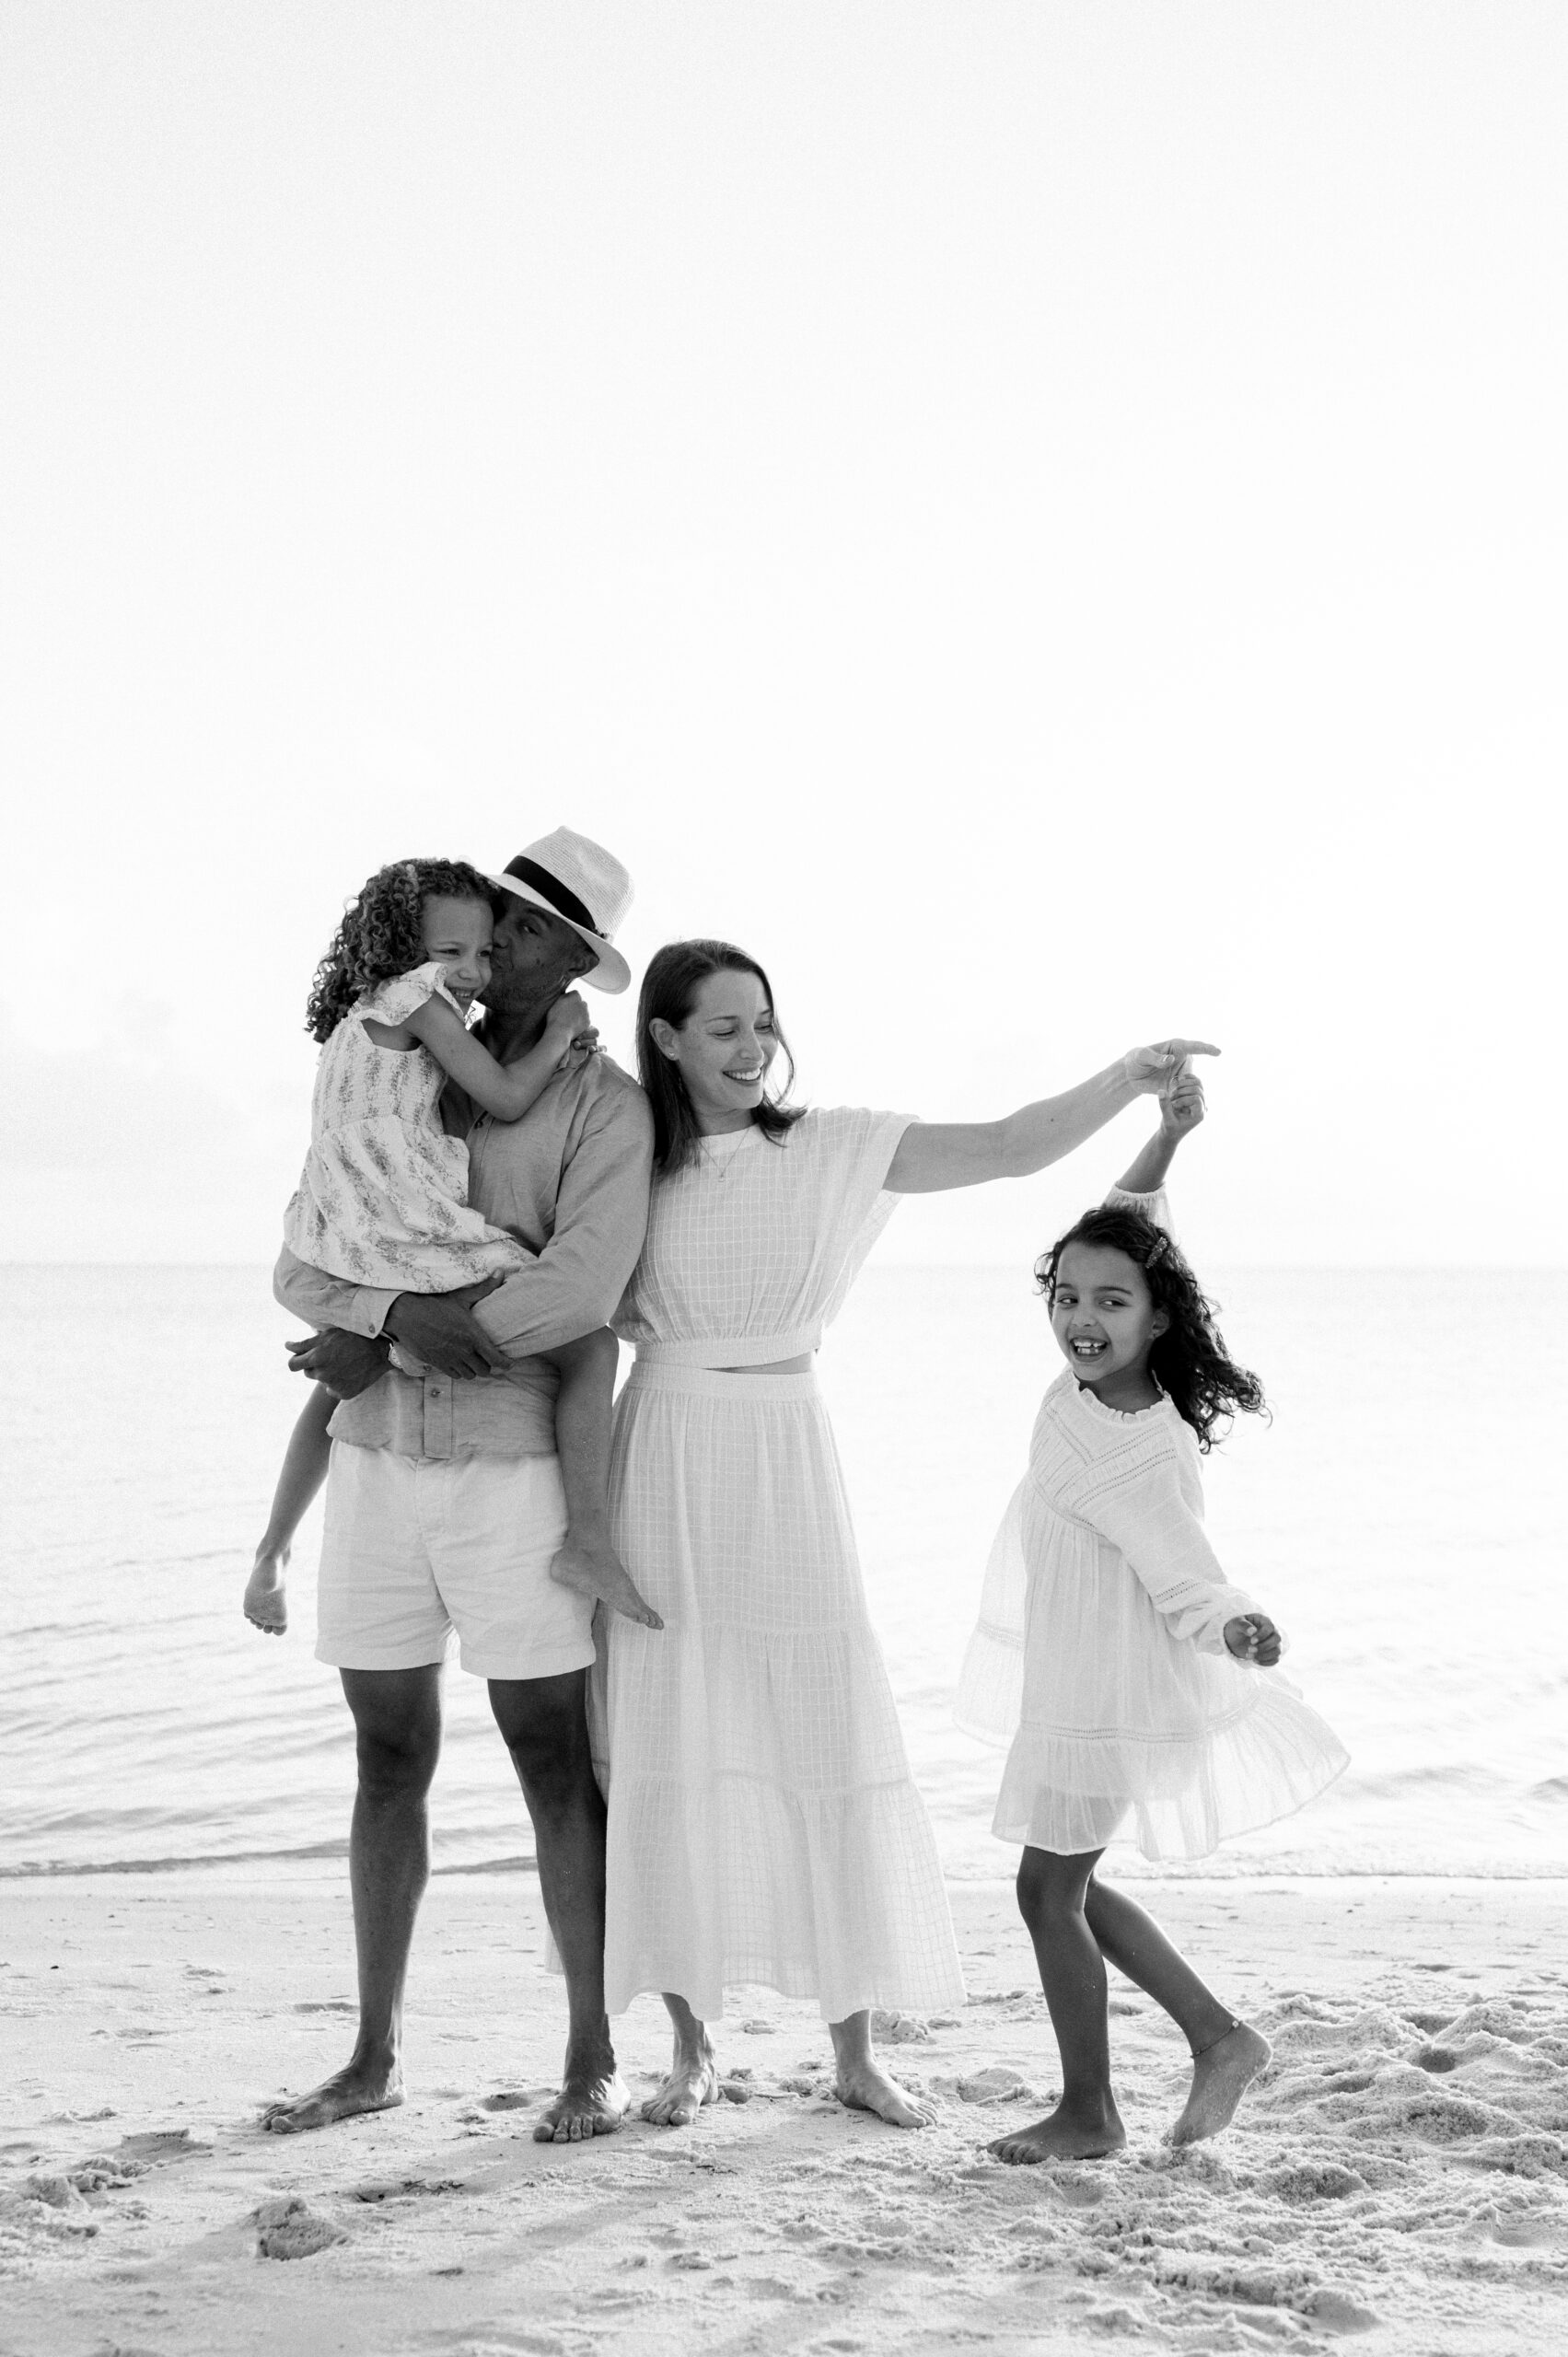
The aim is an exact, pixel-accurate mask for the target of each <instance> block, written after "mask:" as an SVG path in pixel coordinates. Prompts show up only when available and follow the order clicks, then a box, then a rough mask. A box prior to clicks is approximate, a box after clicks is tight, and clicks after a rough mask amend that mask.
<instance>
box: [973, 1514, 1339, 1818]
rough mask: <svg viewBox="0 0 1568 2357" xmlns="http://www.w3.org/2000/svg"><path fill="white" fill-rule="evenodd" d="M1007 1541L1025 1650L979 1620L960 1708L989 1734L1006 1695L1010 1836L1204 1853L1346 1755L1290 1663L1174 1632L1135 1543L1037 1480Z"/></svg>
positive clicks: (1317, 1780) (1330, 1777) (1325, 1780)
mask: <svg viewBox="0 0 1568 2357" xmlns="http://www.w3.org/2000/svg"><path fill="white" fill-rule="evenodd" d="M996 1544H997V1547H998V1549H1004V1548H1005V1549H1008V1550H1016V1556H1017V1558H1018V1559H1019V1560H1018V1562H1017V1575H1018V1578H1019V1580H1020V1581H1021V1582H1027V1605H1026V1611H1025V1628H1024V1632H1023V1646H1022V1653H1021V1657H1020V1655H1019V1653H1018V1652H1017V1650H1016V1648H1015V1647H1014V1646H1012V1645H1010V1644H1008V1643H1005V1642H999V1641H998V1637H997V1635H996V1634H995V1633H993V1632H989V1631H987V1630H986V1628H985V1627H984V1625H983V1624H982V1625H981V1628H980V1629H979V1630H978V1631H976V1633H975V1636H974V1638H973V1639H972V1640H971V1643H970V1651H969V1655H968V1658H967V1659H966V1661H965V1664H964V1669H963V1676H962V1679H961V1681H960V1687H959V1723H960V1724H967V1725H970V1727H972V1728H973V1730H974V1731H975V1732H976V1733H984V1732H986V1731H987V1722H988V1721H989V1722H990V1723H992V1724H994V1723H995V1722H996V1720H997V1719H998V1717H999V1716H1000V1714H1001V1711H1002V1710H1005V1711H1006V1713H1007V1715H1008V1716H1009V1717H1010V1718H1011V1720H1012V1722H1013V1724H1016V1727H1017V1733H1016V1735H1015V1736H1014V1738H1013V1743H1012V1748H1011V1749H1010V1750H1009V1752H1008V1754H1007V1763H1006V1766H1005V1769H1004V1771H1003V1775H1002V1789H1001V1792H1000V1794H999V1795H998V1797H997V1803H996V1814H995V1817H994V1818H993V1822H992V1831H993V1833H994V1834H996V1835H997V1837H998V1838H999V1839H1000V1840H1004V1841H1018V1842H1024V1843H1027V1844H1028V1846H1029V1847H1030V1848H1032V1849H1037V1850H1051V1851H1055V1852H1059V1853H1061V1854H1063V1855H1067V1856H1074V1855H1078V1854H1081V1853H1082V1852H1085V1851H1087V1850H1099V1849H1103V1848H1105V1847H1106V1846H1107V1844H1108V1843H1109V1842H1111V1841H1115V1840H1134V1841H1136V1843H1137V1845H1138V1848H1139V1849H1140V1850H1141V1851H1142V1852H1143V1854H1144V1857H1145V1858H1150V1859H1166V1858H1202V1857H1206V1856H1207V1855H1208V1854H1209V1852H1211V1851H1213V1850H1214V1849H1215V1848H1216V1847H1217V1846H1218V1844H1219V1843H1220V1842H1221V1841H1224V1840H1228V1839H1230V1838H1232V1837H1233V1836H1235V1835H1237V1834H1240V1833H1251V1832H1255V1831H1257V1830H1258V1829H1259V1828H1260V1827H1262V1826H1265V1825H1272V1824H1275V1823H1277V1822H1278V1821H1279V1819H1280V1818H1282V1817H1291V1816H1294V1815H1295V1811H1296V1810H1297V1809H1299V1808H1303V1807H1305V1806H1306V1805H1307V1802H1308V1801H1310V1800H1313V1799H1315V1798H1316V1796H1317V1795H1318V1794H1319V1793H1320V1792H1322V1791H1323V1789H1324V1788H1325V1786H1326V1785H1329V1784H1331V1783H1332V1782H1333V1781H1334V1779H1335V1777H1336V1776H1338V1775H1339V1774H1340V1772H1341V1771H1342V1769H1343V1768H1344V1767H1345V1766H1346V1765H1347V1762H1348V1759H1349V1755H1348V1753H1347V1752H1346V1750H1345V1748H1344V1746H1343V1745H1342V1743H1341V1741H1340V1739H1339V1737H1338V1736H1336V1735H1335V1734H1334V1732H1333V1729H1332V1728H1331V1727H1330V1726H1328V1725H1326V1724H1325V1723H1324V1721H1323V1720H1322V1719H1320V1718H1319V1717H1318V1713H1317V1712H1316V1711H1314V1710H1312V1709H1311V1708H1310V1706H1309V1705H1308V1704H1307V1702H1306V1701H1304V1700H1303V1699H1302V1696H1301V1695H1300V1693H1299V1692H1298V1691H1297V1689H1296V1688H1295V1687H1294V1686H1293V1685H1292V1684H1291V1682H1290V1680H1289V1679H1288V1678H1284V1677H1283V1676H1282V1674H1281V1673H1280V1671H1279V1670H1277V1669H1259V1668H1257V1667H1256V1666H1253V1665H1252V1664H1250V1663H1248V1662H1240V1661H1236V1660H1233V1659H1232V1657H1231V1656H1230V1655H1228V1654H1224V1655H1214V1654H1210V1653H1206V1652H1200V1651H1199V1649H1198V1647H1197V1646H1196V1645H1195V1644H1193V1643H1191V1642H1188V1641H1186V1640H1183V1639H1181V1638H1179V1637H1177V1636H1175V1635H1174V1634H1173V1633H1172V1631H1171V1630H1170V1627H1169V1625H1168V1623H1167V1621H1166V1620H1165V1619H1164V1617H1163V1615H1162V1614H1161V1613H1159V1612H1158V1611H1157V1610H1156V1608H1155V1605H1154V1603H1153V1601H1152V1600H1151V1598H1150V1596H1149V1594H1148V1591H1147V1589H1146V1588H1144V1585H1143V1584H1142V1582H1141V1581H1140V1580H1139V1579H1138V1577H1137V1575H1136V1573H1134V1572H1133V1570H1132V1565H1131V1564H1130V1563H1128V1562H1127V1561H1126V1560H1125V1558H1124V1557H1122V1556H1121V1555H1120V1554H1119V1553H1118V1552H1117V1550H1115V1549H1114V1548H1113V1547H1111V1546H1110V1545H1109V1543H1108V1542H1106V1541H1103V1540H1099V1539H1098V1538H1096V1536H1095V1534H1094V1533H1093V1532H1092V1531H1090V1530H1088V1529H1086V1528H1085V1527H1082V1526H1073V1525H1071V1524H1068V1523H1065V1522H1063V1521H1061V1520H1059V1519H1057V1518H1055V1517H1053V1516H1052V1515H1051V1514H1050V1513H1049V1512H1048V1511H1046V1510H1045V1509H1044V1508H1043V1507H1041V1506H1040V1502H1039V1501H1038V1500H1037V1499H1035V1498H1034V1497H1033V1495H1032V1492H1030V1488H1029V1485H1028V1483H1027V1482H1026V1483H1024V1484H1022V1485H1021V1486H1020V1488H1019V1491H1018V1492H1017V1493H1016V1495H1015V1497H1014V1500H1013V1503H1012V1505H1011V1506H1010V1507H1009V1509H1008V1515H1007V1518H1006V1520H1005V1522H1004V1524H1003V1527H1002V1529H1001V1531H1000V1532H999V1533H998V1536H997V1542H996ZM993 1563H994V1557H993ZM1020 1672H1021V1678H1020ZM1020 1684H1021V1692H1020V1690H1019V1688H1020ZM998 1698H999V1699H998Z"/></svg>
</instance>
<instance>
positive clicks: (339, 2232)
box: [256, 2193, 348, 2258]
mask: <svg viewBox="0 0 1568 2357" xmlns="http://www.w3.org/2000/svg"><path fill="white" fill-rule="evenodd" d="M256 2227H257V2234H256V2248H257V2250H258V2251H259V2253H260V2254H261V2257H262V2258H314V2257H315V2255H316V2253H317V2252H318V2251H319V2250H327V2249H330V2248H331V2245H332V2244H333V2243H345V2242H347V2240H348V2236H347V2235H345V2234H344V2233H343V2229H342V2227H341V2226H334V2225H333V2223H332V2222H331V2219H330V2218H323V2217H322V2216H321V2214H320V2212H319V2211H316V2210H312V2209H311V2208H310V2207H309V2205H308V2203H307V2202H304V2201H301V2200H300V2199H299V2196H298V2195H297V2194H295V2193H291V2194H287V2195H285V2196H284V2197H283V2198H282V2199H280V2200H276V2201H263V2202H262V2204H261V2208H260V2209H259V2210H258V2211H257V2212H256Z"/></svg>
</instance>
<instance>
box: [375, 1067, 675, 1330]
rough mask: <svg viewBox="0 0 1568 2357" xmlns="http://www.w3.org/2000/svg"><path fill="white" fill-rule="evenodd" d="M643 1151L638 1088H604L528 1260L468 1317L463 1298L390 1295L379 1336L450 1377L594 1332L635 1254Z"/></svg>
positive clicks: (650, 1135)
mask: <svg viewBox="0 0 1568 2357" xmlns="http://www.w3.org/2000/svg"><path fill="white" fill-rule="evenodd" d="M653 1152H654V1122H653V1114H652V1112H651V1110H650V1109H649V1106H648V1100H647V1098H646V1097H645V1096H644V1095H643V1093H642V1091H641V1089H635V1090H633V1089H630V1088H628V1089H624V1090H620V1091H617V1092H616V1093H614V1094H613V1095H611V1094H610V1093H608V1092H607V1094H606V1095H605V1096H604V1097H601V1098H600V1100H599V1102H598V1104H597V1105H596V1106H595V1107H594V1108H593V1109H592V1111H591V1112H590V1114H589V1116H588V1119H587V1124H586V1126H585V1128H584V1132H583V1134H582V1136H581V1138H580V1139H579V1140H578V1143H577V1146H576V1149H575V1153H574V1154H573V1155H572V1157H571V1160H570V1161H569V1162H568V1163H567V1165H566V1167H565V1168H564V1170H563V1172H562V1174H561V1187H560V1191H559V1193H558V1195H557V1197H556V1203H555V1226H554V1231H553V1233H552V1236H551V1238H550V1241H549V1242H548V1243H547V1244H546V1246H545V1248H544V1249H543V1251H542V1252H541V1253H540V1256H539V1258H538V1260H532V1261H530V1262H529V1264H528V1267H527V1268H526V1269H523V1270H520V1271H518V1273H517V1275H516V1276H514V1277H508V1278H507V1279H506V1281H505V1283H504V1284H503V1285H501V1286H500V1288H499V1289H498V1290H496V1291H488V1290H486V1298H485V1300H484V1302H483V1304H482V1312H481V1314H480V1315H478V1316H476V1315H474V1314H473V1310H472V1306H471V1305H472V1303H473V1299H474V1296H473V1295H471V1294H463V1295H452V1294H414V1293H402V1294H399V1295H398V1296H397V1299H396V1300H395V1301H394V1302H393V1304H392V1306H391V1307H390V1309H389V1311H388V1313H387V1318H386V1331H387V1332H388V1333H389V1335H391V1336H392V1338H393V1339H394V1341H397V1342H399V1343H400V1344H401V1346H402V1347H403V1348H404V1349H406V1350H407V1351H409V1352H410V1353H412V1355H413V1356H414V1357H415V1358H418V1359H422V1360H424V1362H425V1363H426V1364H429V1365H431V1366H439V1367H444V1368H445V1369H446V1370H447V1373H448V1374H449V1375H453V1376H467V1375H483V1374H484V1373H486V1372H487V1368H494V1369H496V1370H502V1369H505V1367H507V1366H508V1365H510V1364H511V1363H512V1362H513V1361H514V1360H517V1359H528V1358H536V1357H537V1356H538V1355H539V1354H540V1352H542V1351H551V1350H555V1349H557V1348H559V1346H560V1345H561V1344H562V1343H563V1342H574V1341H577V1340H578V1339H579V1338H580V1337H581V1336H582V1335H584V1334H591V1333H593V1332H595V1331H596V1329H598V1328H599V1327H600V1326H603V1325H605V1324H607V1323H608V1322H609V1319H610V1315H611V1313H612V1311H613V1310H614V1308H615V1306H616V1304H617V1302H618V1301H619V1300H620V1298H621V1294H622V1293H623V1292H624V1291H625V1288H626V1282H627V1279H628V1278H629V1277H630V1276H631V1274H632V1271H633V1269H634V1268H635V1267H636V1265H637V1255H638V1254H639V1252H641V1250H642V1248H643V1237H644V1236H645V1233H646V1230H647V1225H648V1186H649V1181H650V1179H651V1177H652V1173H653Z"/></svg>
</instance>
